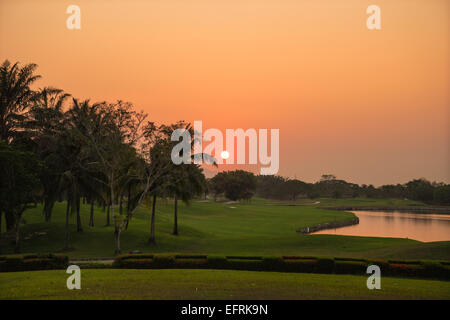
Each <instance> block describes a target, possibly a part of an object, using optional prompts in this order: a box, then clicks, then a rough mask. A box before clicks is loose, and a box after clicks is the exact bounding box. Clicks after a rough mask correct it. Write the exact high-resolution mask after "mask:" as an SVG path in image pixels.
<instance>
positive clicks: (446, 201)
mask: <svg viewBox="0 0 450 320" xmlns="http://www.w3.org/2000/svg"><path fill="white" fill-rule="evenodd" d="M433 200H434V202H435V203H437V204H440V205H446V206H448V205H450V184H447V185H440V186H437V187H436V188H435V189H434V194H433Z"/></svg>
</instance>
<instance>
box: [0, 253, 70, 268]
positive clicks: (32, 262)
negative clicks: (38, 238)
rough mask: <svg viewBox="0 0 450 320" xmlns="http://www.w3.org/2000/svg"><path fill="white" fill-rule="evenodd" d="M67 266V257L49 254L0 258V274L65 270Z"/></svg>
mask: <svg viewBox="0 0 450 320" xmlns="http://www.w3.org/2000/svg"><path fill="white" fill-rule="evenodd" d="M68 265H69V258H68V257H67V256H62V255H55V254H51V253H50V254H39V255H37V254H33V255H25V256H10V257H8V256H5V257H0V272H15V271H33V270H52V269H66V268H67V267H68Z"/></svg>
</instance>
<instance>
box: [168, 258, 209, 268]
mask: <svg viewBox="0 0 450 320" xmlns="http://www.w3.org/2000/svg"><path fill="white" fill-rule="evenodd" d="M175 267H177V268H194V269H197V268H204V267H206V259H176V260H175Z"/></svg>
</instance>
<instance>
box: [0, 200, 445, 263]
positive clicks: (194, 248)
mask: <svg viewBox="0 0 450 320" xmlns="http://www.w3.org/2000/svg"><path fill="white" fill-rule="evenodd" d="M364 200H365V199H361V201H360V203H364ZM327 201H328V202H334V203H333V204H332V205H334V206H336V202H339V200H327V199H319V200H318V201H315V202H320V203H327ZM342 201H347V200H342ZM352 201H353V202H354V203H353V204H352V205H355V204H356V205H357V204H358V199H356V200H352ZM376 201H377V200H375V204H376ZM380 201H383V202H382V203H383V204H384V203H385V202H386V200H380ZM396 201H397V203H396V205H402V206H404V205H405V203H398V202H402V201H401V200H400V201H399V200H396ZM319 205H320V204H314V203H313V202H312V201H311V200H310V202H309V203H303V204H302V205H297V206H287V205H283V204H282V203H274V202H269V201H267V200H262V199H253V200H252V201H251V203H227V202H222V203H220V202H213V201H209V200H207V201H202V200H197V201H192V202H191V203H190V204H189V205H186V204H179V214H178V225H179V235H178V236H174V235H172V229H173V202H172V201H170V200H158V202H157V207H156V209H157V210H156V223H155V225H156V244H151V245H150V244H148V237H149V234H150V208H149V207H150V206H149V205H147V206H142V207H141V208H139V209H138V211H137V212H136V214H135V215H134V216H133V218H132V220H131V222H130V224H129V227H128V229H127V230H125V231H124V232H123V233H122V237H121V246H122V253H129V252H132V251H136V250H137V251H140V252H145V253H147V252H151V253H201V254H227V255H278V256H279V255H315V256H338V257H364V258H384V259H388V258H395V259H428V260H431V259H432V260H450V242H449V241H442V242H428V243H424V242H419V241H415V240H411V239H399V238H377V237H355V236H337V235H324V234H321V235H304V234H301V233H298V232H296V230H298V229H299V228H302V227H307V226H313V225H316V224H320V223H324V222H332V221H345V220H349V219H352V218H353V217H354V214H353V213H350V212H345V211H334V210H325V209H323V208H319V207H317V206H319ZM346 205H347V204H346ZM70 219H71V225H70V250H68V251H62V243H63V242H64V241H63V239H64V223H65V203H64V202H60V203H56V205H55V208H54V210H53V216H52V219H51V222H49V223H47V222H44V221H43V220H44V219H43V216H42V207H41V206H40V205H38V207H36V208H33V209H29V210H28V211H27V212H26V213H25V214H24V224H23V225H22V226H21V252H22V253H46V252H53V253H63V254H66V255H68V256H69V257H70V258H71V259H72V260H73V259H83V258H112V257H113V256H114V238H113V233H114V227H113V226H112V225H111V226H105V224H106V213H105V212H104V211H103V210H102V208H99V207H96V208H95V224H94V227H89V226H88V221H89V206H88V205H82V207H81V219H82V225H83V232H76V216H75V215H73V216H71V217H70ZM3 232H4V230H3ZM2 241H3V244H2V247H1V248H2V252H1V254H11V253H12V250H13V249H12V248H13V246H12V245H11V244H8V243H5V242H6V241H7V239H4V237H3V239H2Z"/></svg>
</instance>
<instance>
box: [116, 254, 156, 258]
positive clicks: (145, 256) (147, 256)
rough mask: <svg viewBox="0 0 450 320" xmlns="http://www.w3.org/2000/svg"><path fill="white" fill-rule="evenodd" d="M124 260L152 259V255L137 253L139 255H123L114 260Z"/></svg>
mask: <svg viewBox="0 0 450 320" xmlns="http://www.w3.org/2000/svg"><path fill="white" fill-rule="evenodd" d="M117 259H120V260H126V259H153V254H146V253H139V254H123V255H120V256H118V257H116V260H117Z"/></svg>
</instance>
